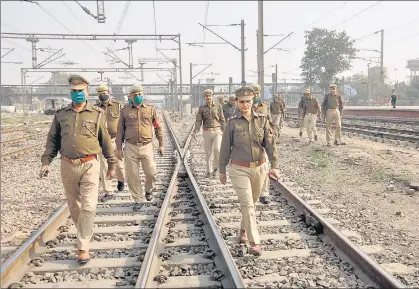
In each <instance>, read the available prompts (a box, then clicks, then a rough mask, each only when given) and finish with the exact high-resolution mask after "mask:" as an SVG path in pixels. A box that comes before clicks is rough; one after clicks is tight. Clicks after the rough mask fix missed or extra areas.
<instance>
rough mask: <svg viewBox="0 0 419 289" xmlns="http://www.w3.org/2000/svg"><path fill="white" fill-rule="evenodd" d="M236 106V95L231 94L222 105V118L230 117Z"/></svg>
mask: <svg viewBox="0 0 419 289" xmlns="http://www.w3.org/2000/svg"><path fill="white" fill-rule="evenodd" d="M236 108H237V106H236V96H235V95H231V96H230V97H229V99H228V102H227V103H226V104H224V105H223V113H224V118H225V119H226V120H228V119H229V118H230V117H232V116H233V115H234V113H235V112H236Z"/></svg>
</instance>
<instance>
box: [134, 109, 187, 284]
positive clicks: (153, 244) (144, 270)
mask: <svg viewBox="0 0 419 289" xmlns="http://www.w3.org/2000/svg"><path fill="white" fill-rule="evenodd" d="M162 114H163V119H164V121H165V123H166V128H167V130H168V131H169V132H170V136H171V137H172V140H173V142H174V143H175V146H176V150H177V152H178V156H176V159H177V164H176V167H175V170H174V171H173V175H172V178H171V180H170V184H169V187H168V188H167V191H166V195H165V197H164V200H163V204H162V206H161V208H160V211H159V216H158V217H157V221H156V225H155V226H154V229H153V233H152V234H151V238H150V243H149V244H148V247H147V251H146V254H145V256H144V260H143V263H142V265H141V269H140V273H139V274H138V279H137V282H136V284H135V288H146V285H147V283H148V282H149V278H151V272H152V263H153V259H154V258H155V257H156V250H157V247H158V243H159V237H160V233H161V231H162V230H161V229H162V227H163V220H164V218H165V216H166V211H167V208H168V206H169V202H170V197H171V195H172V193H173V190H174V189H176V184H177V177H178V174H179V168H180V165H181V162H180V150H181V148H180V145H179V142H178V140H177V139H176V137H175V134H174V133H173V131H172V129H171V128H169V126H168V122H167V120H166V117H165V116H164V112H162Z"/></svg>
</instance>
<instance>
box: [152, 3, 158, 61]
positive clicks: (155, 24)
mask: <svg viewBox="0 0 419 289" xmlns="http://www.w3.org/2000/svg"><path fill="white" fill-rule="evenodd" d="M153 14H154V35H157V21H156V6H155V4H154V0H153ZM157 44H158V41H157V39H156V47H155V48H156V58H158V51H157Z"/></svg>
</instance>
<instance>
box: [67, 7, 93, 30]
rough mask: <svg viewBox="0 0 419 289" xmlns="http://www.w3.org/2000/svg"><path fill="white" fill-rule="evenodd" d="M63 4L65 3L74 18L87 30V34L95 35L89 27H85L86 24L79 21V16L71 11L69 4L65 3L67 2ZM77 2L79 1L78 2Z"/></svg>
mask: <svg viewBox="0 0 419 289" xmlns="http://www.w3.org/2000/svg"><path fill="white" fill-rule="evenodd" d="M61 2H63V3H64V5H65V6H66V7H67V9H68V10H70V12H71V14H73V16H74V17H75V18H76V19H77V21H78V22H79V23H80V24H81V25H82V26H83V27H84V29H86V31H87V32H89V33H90V34H93V33H92V32H91V31H90V30H89V28H87V26H86V25H84V23H83V21H81V20H80V19H79V17H77V15H76V14H75V13H74V12H73V10H71V8H70V7H69V6H68V5H67V3H65V1H61ZM76 2H77V1H76Z"/></svg>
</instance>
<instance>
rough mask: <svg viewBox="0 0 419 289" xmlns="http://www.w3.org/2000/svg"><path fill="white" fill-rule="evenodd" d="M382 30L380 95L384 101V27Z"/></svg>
mask: <svg viewBox="0 0 419 289" xmlns="http://www.w3.org/2000/svg"><path fill="white" fill-rule="evenodd" d="M380 32H381V50H380V54H381V55H380V88H379V91H378V93H379V96H380V100H381V102H382V100H383V99H382V93H383V88H384V29H381V30H380Z"/></svg>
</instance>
